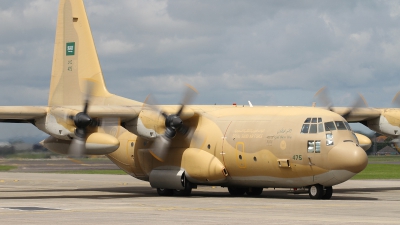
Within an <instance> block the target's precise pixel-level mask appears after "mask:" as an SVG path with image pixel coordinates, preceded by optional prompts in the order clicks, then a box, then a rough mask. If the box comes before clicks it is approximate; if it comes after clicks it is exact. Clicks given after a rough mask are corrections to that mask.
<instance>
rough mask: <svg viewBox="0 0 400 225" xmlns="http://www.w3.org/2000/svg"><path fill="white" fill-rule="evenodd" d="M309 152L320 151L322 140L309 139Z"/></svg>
mask: <svg viewBox="0 0 400 225" xmlns="http://www.w3.org/2000/svg"><path fill="white" fill-rule="evenodd" d="M307 152H308V153H314V152H315V153H320V152H321V141H320V140H318V141H307Z"/></svg>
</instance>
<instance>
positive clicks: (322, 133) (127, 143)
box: [0, 0, 369, 199]
mask: <svg viewBox="0 0 400 225" xmlns="http://www.w3.org/2000/svg"><path fill="white" fill-rule="evenodd" d="M194 94H195V90H194V88H188V91H187V93H186V94H185V95H184V98H183V101H182V102H181V105H176V106H163V105H152V104H148V103H142V102H138V101H134V100H130V99H126V98H123V97H120V96H116V95H113V94H110V93H109V92H108V91H107V89H106V86H105V84H104V80H103V75H102V72H101V68H100V65H99V61H98V58H97V53H96V49H95V46H94V42H93V39H92V34H91V31H90V27H89V23H88V20H87V16H86V12H85V8H84V5H83V1H82V0H61V1H60V6H59V12H58V21H57V28H56V38H55V47H54V58H53V67H52V72H51V82H50V91H49V99H48V106H44V107H39V106H38V107H32V106H3V107H0V121H1V122H15V123H23V122H25V123H31V124H33V125H34V126H36V127H37V128H38V129H40V130H42V131H43V132H46V133H47V134H49V135H50V136H49V137H48V138H47V139H45V140H44V141H42V144H43V145H44V146H45V147H46V148H48V149H50V150H52V151H54V152H58V153H61V154H68V155H69V156H70V157H71V158H75V157H79V156H81V155H84V154H88V155H106V156H107V157H108V158H109V159H110V160H111V161H113V162H114V163H115V164H116V165H118V166H119V167H120V168H121V169H122V170H124V171H125V172H126V173H128V174H129V175H131V176H133V177H136V178H138V179H141V180H144V181H149V183H150V185H151V187H153V188H157V192H158V194H159V195H162V196H168V195H190V193H191V190H192V188H196V187H197V186H198V185H214V186H222V187H227V188H228V191H229V193H230V194H231V195H244V194H245V193H246V194H247V195H250V196H254V195H260V194H261V193H262V191H263V188H268V187H270V188H306V189H308V193H309V196H310V197H311V198H313V199H329V198H331V196H332V186H334V185H336V184H339V183H342V182H344V181H346V180H348V179H350V178H351V177H352V176H354V175H355V174H357V173H359V172H360V171H362V170H363V169H364V168H365V167H366V165H367V162H368V159H367V156H366V154H365V151H364V150H363V149H362V148H361V147H360V145H359V141H358V140H357V138H356V135H355V134H354V133H353V131H352V130H351V129H350V127H349V125H348V123H347V122H346V120H345V119H344V118H343V117H342V116H340V115H339V114H337V113H334V112H331V111H328V110H324V109H320V108H316V107H257V106H254V107H247V106H246V107H239V106H235V105H226V106H216V105H209V106H206V105H188V104H189V103H190V101H191V99H192V97H193V96H194ZM113 121H114V122H113ZM359 137H363V136H362V135H359ZM364 137H365V136H364ZM368 141H369V140H368Z"/></svg>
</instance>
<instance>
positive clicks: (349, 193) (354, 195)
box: [0, 186, 400, 201]
mask: <svg viewBox="0 0 400 225" xmlns="http://www.w3.org/2000/svg"><path fill="white" fill-rule="evenodd" d="M220 190H221V191H219V190H218V191H215V190H213V191H203V190H196V189H194V190H193V191H192V194H191V196H172V197H165V198H210V197H215V198H239V199H240V198H265V199H293V200H300V199H301V200H303V199H309V196H308V194H307V193H306V192H304V193H301V194H293V192H289V191H287V190H273V189H265V190H264V192H263V193H262V194H261V195H260V196H247V195H244V196H238V197H233V196H231V195H230V194H229V193H228V190H227V189H222V188H221V189H220ZM225 190H226V191H225ZM398 190H400V187H386V188H354V189H335V190H334V193H333V196H332V198H331V199H330V200H364V201H371V200H378V198H375V197H367V196H360V195H363V194H368V193H377V192H386V191H398ZM77 192H81V193H77ZM85 192H95V193H90V194H89V193H85ZM1 193H32V195H28V196H27V195H25V196H7V197H4V196H1ZM39 193H43V194H44V195H40V194H39ZM45 193H51V194H49V195H46V194H45ZM56 193H60V195H57V194H56ZM68 193H70V194H68ZM107 193H108V194H107ZM38 194H39V195H38ZM335 194H336V195H335ZM139 197H145V198H153V197H160V196H158V194H157V192H156V190H155V189H153V188H151V187H130V186H126V187H104V188H103V187H102V188H78V189H41V190H37V189H35V190H27V189H25V190H12V191H4V190H3V191H1V192H0V199H57V198H87V199H119V198H139Z"/></svg>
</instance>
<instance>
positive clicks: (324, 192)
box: [308, 184, 333, 199]
mask: <svg viewBox="0 0 400 225" xmlns="http://www.w3.org/2000/svg"><path fill="white" fill-rule="evenodd" d="M332 193H333V189H332V187H323V186H322V185H320V184H314V185H311V186H310V187H309V189H308V195H309V196H310V198H311V199H330V198H331V197H332Z"/></svg>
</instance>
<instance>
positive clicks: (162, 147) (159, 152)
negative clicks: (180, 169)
mask: <svg viewBox="0 0 400 225" xmlns="http://www.w3.org/2000/svg"><path fill="white" fill-rule="evenodd" d="M170 144H171V140H170V139H168V138H166V137H165V136H164V135H160V136H158V137H157V139H156V140H155V141H154V143H153V146H152V148H151V149H150V154H152V155H153V156H154V158H156V159H157V160H158V161H160V162H164V160H165V159H166V157H167V154H168V148H169V146H170Z"/></svg>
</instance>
